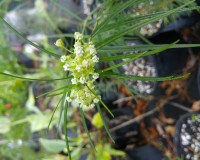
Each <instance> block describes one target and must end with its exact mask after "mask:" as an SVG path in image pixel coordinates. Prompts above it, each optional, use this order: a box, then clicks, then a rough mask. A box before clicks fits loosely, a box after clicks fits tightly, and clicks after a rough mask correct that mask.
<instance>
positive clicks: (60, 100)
mask: <svg viewBox="0 0 200 160" xmlns="http://www.w3.org/2000/svg"><path fill="white" fill-rule="evenodd" d="M61 100H62V97H61V98H60V100H59V101H58V103H57V105H56V107H55V108H54V110H53V114H52V116H51V119H50V121H49V124H48V127H47V128H48V129H49V127H50V125H51V122H52V120H53V117H54V114H55V112H56V110H57V108H58V106H59V104H60V102H61Z"/></svg>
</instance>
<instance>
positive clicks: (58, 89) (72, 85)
mask: <svg viewBox="0 0 200 160" xmlns="http://www.w3.org/2000/svg"><path fill="white" fill-rule="evenodd" d="M74 86H76V85H74V84H71V85H67V86H63V87H60V88H57V89H54V90H51V91H49V92H45V93H43V94H40V95H39V96H37V97H36V98H39V97H42V96H45V95H48V94H51V93H54V92H56V91H60V90H63V89H71V88H73V87H74Z"/></svg>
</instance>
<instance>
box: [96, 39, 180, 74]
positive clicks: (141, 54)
mask: <svg viewBox="0 0 200 160" xmlns="http://www.w3.org/2000/svg"><path fill="white" fill-rule="evenodd" d="M177 42H178V41H176V42H174V43H172V44H169V45H166V46H164V47H161V48H158V49H155V50H153V51H149V52H143V53H139V54H135V55H134V54H133V58H130V59H129V60H127V61H124V62H121V63H119V64H116V65H113V66H111V67H108V68H106V69H104V70H101V71H100V72H99V73H103V72H107V71H109V70H112V69H114V68H118V67H120V66H123V65H125V64H127V63H130V62H132V61H134V60H136V59H137V58H140V57H142V56H147V55H152V54H156V53H159V52H162V51H164V50H166V49H168V48H170V47H171V46H173V45H174V44H176V43H177ZM122 56H123V55H119V56H113V57H105V58H104V60H105V61H106V59H109V60H110V59H113V58H115V57H120V59H121V58H123V57H122ZM129 56H130V55H129Z"/></svg>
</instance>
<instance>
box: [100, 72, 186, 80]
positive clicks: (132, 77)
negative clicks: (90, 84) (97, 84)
mask: <svg viewBox="0 0 200 160" xmlns="http://www.w3.org/2000/svg"><path fill="white" fill-rule="evenodd" d="M188 76H190V73H187V74H183V75H178V76H166V77H142V76H135V75H126V74H118V73H101V77H104V78H116V79H126V80H134V81H136V80H141V81H171V80H176V79H181V78H186V77H188Z"/></svg>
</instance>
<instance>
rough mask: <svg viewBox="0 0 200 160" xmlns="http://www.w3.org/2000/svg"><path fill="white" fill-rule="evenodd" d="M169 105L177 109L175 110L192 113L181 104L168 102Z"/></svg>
mask: <svg viewBox="0 0 200 160" xmlns="http://www.w3.org/2000/svg"><path fill="white" fill-rule="evenodd" d="M169 104H171V105H173V106H174V107H177V108H180V109H182V110H184V111H187V112H192V109H189V108H187V107H185V106H183V105H181V104H178V103H175V102H169Z"/></svg>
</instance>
